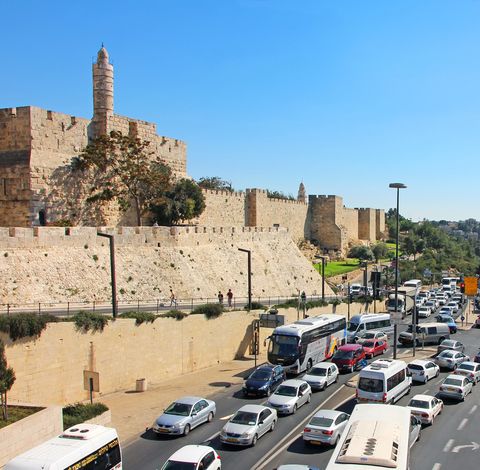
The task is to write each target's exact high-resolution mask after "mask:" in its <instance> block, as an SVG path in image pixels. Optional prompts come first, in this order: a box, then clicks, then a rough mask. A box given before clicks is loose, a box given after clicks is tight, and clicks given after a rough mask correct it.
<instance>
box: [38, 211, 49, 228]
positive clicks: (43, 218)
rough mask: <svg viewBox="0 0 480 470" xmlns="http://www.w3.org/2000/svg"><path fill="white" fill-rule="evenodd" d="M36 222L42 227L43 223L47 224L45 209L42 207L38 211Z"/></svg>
mask: <svg viewBox="0 0 480 470" xmlns="http://www.w3.org/2000/svg"><path fill="white" fill-rule="evenodd" d="M38 223H39V224H40V225H41V226H42V227H45V225H47V217H46V215H45V211H44V210H43V209H42V210H40V211H39V212H38Z"/></svg>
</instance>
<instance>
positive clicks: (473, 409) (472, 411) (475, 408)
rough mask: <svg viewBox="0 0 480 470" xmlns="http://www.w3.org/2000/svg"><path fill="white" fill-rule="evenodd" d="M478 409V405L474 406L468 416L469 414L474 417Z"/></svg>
mask: <svg viewBox="0 0 480 470" xmlns="http://www.w3.org/2000/svg"><path fill="white" fill-rule="evenodd" d="M477 408H478V406H477V405H473V406H472V409H471V410H470V411H469V412H468V414H469V415H473V413H475V411H477Z"/></svg>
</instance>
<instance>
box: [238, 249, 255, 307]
mask: <svg viewBox="0 0 480 470" xmlns="http://www.w3.org/2000/svg"><path fill="white" fill-rule="evenodd" d="M238 251H242V252H243V253H247V256H248V257H247V269H248V310H252V252H251V251H250V250H246V249H245V248H239V249H238Z"/></svg>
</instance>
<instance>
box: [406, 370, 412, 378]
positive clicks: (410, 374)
mask: <svg viewBox="0 0 480 470" xmlns="http://www.w3.org/2000/svg"><path fill="white" fill-rule="evenodd" d="M411 376H412V373H411V372H410V371H409V370H408V369H407V377H411Z"/></svg>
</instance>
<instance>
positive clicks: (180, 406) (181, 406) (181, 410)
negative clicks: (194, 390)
mask: <svg viewBox="0 0 480 470" xmlns="http://www.w3.org/2000/svg"><path fill="white" fill-rule="evenodd" d="M191 409H192V405H187V404H186V403H178V402H174V403H172V404H171V405H170V406H169V407H168V408H167V409H166V410H165V411H164V413H165V414H166V415H177V416H190V410H191Z"/></svg>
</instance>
